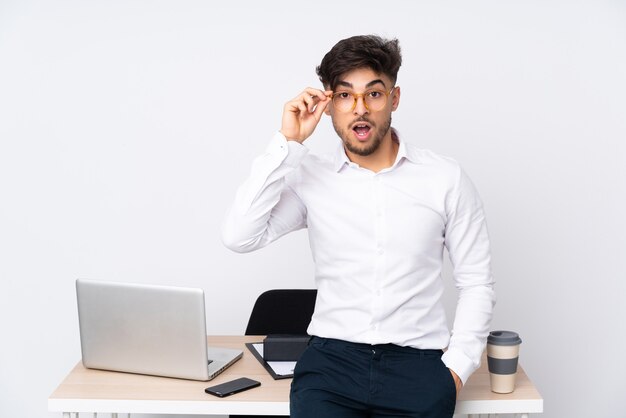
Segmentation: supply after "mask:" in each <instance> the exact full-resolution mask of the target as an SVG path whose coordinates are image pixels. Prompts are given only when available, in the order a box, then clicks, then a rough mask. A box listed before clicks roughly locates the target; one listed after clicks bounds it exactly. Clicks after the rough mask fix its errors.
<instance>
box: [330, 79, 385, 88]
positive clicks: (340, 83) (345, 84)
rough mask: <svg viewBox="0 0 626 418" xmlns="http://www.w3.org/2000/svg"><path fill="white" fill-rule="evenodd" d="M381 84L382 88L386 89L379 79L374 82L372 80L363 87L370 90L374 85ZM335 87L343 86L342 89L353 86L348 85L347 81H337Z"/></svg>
mask: <svg viewBox="0 0 626 418" xmlns="http://www.w3.org/2000/svg"><path fill="white" fill-rule="evenodd" d="M379 83H380V84H382V85H383V87H387V86H386V85H385V82H384V81H383V80H381V79H380V78H377V79H376V80H372V81H370V82H369V83H367V84H366V85H365V88H370V87H373V86H375V85H376V84H379ZM337 86H343V87H348V88H354V86H353V85H352V83H348V82H347V81H338V82H337Z"/></svg>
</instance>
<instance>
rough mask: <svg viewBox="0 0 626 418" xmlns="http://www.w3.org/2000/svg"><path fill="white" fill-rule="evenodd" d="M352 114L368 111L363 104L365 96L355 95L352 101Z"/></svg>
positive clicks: (361, 113)
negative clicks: (354, 100) (354, 99)
mask: <svg viewBox="0 0 626 418" xmlns="http://www.w3.org/2000/svg"><path fill="white" fill-rule="evenodd" d="M353 111H354V114H355V115H365V114H366V113H369V110H368V109H367V106H366V105H365V97H363V96H357V97H356V102H355V103H354V110H353Z"/></svg>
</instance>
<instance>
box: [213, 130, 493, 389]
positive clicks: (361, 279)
mask: <svg viewBox="0 0 626 418" xmlns="http://www.w3.org/2000/svg"><path fill="white" fill-rule="evenodd" d="M301 228H308V233H309V241H310V245H311V252H312V255H313V259H314V262H315V279H316V284H317V288H318V296H317V302H316V305H315V312H314V314H313V318H312V320H311V324H310V326H309V329H308V332H309V334H311V335H317V336H320V337H326V338H337V339H341V340H344V341H351V342H359V343H367V344H385V343H393V344H397V345H400V346H410V347H415V348H421V349H444V348H446V347H447V348H448V349H447V351H446V352H445V353H444V356H443V357H442V360H443V362H444V363H445V364H446V366H447V367H449V368H450V369H452V370H454V371H455V373H457V375H459V377H460V378H461V380H462V381H463V382H464V383H465V382H466V381H467V379H468V377H469V376H470V374H471V373H472V372H473V371H474V370H476V369H477V368H478V366H479V365H480V358H481V354H482V352H483V349H484V347H485V342H486V338H487V335H488V333H489V325H490V322H491V316H492V311H493V306H494V303H495V294H494V291H493V283H494V282H493V279H492V275H491V269H490V255H489V237H488V235H487V227H486V223H485V216H484V213H483V207H482V203H481V201H480V198H479V196H478V194H477V192H476V190H475V188H474V186H473V185H472V183H471V182H470V180H469V178H468V177H467V176H466V174H465V173H464V172H463V170H462V169H461V168H460V167H459V165H458V163H457V162H456V161H454V160H452V159H450V158H446V157H441V156H439V155H436V154H434V153H433V152H430V151H427V150H422V149H418V148H416V147H414V146H412V145H410V144H407V143H405V142H403V141H400V146H399V149H398V155H397V158H396V161H395V163H394V164H393V165H392V166H391V167H389V168H386V169H384V170H381V171H380V172H378V173H374V172H372V171H370V170H367V169H364V168H361V167H359V166H358V165H357V164H355V163H352V162H350V161H349V160H348V158H347V156H346V154H345V151H344V149H343V146H341V145H340V146H338V148H337V152H336V153H335V154H333V155H327V156H317V155H313V154H312V153H309V152H308V149H307V148H306V147H305V146H304V145H302V144H299V143H297V142H295V141H287V140H286V139H285V137H284V136H283V135H282V134H280V133H277V134H276V135H275V136H274V138H273V140H272V141H271V143H270V144H269V146H268V148H267V150H266V152H265V154H263V155H261V156H260V157H258V158H257V159H256V160H255V161H254V163H253V166H252V172H251V174H250V177H249V178H248V179H247V180H246V181H245V183H244V184H243V185H242V186H241V187H240V188H239V189H238V191H237V195H236V198H235V202H234V204H233V206H232V208H231V210H230V212H229V214H228V216H227V218H226V220H225V222H224V225H223V228H222V240H223V242H224V244H225V245H226V246H227V247H228V248H230V249H232V250H234V251H238V252H248V251H252V250H256V249H258V248H262V247H264V246H265V245H267V244H269V243H271V242H272V241H275V240H276V239H278V238H280V237H281V236H283V235H284V234H286V233H288V232H291V231H295V230H298V229H301ZM444 246H445V247H446V248H447V249H448V252H449V255H450V260H451V262H452V265H453V267H454V281H455V284H456V287H457V289H458V290H459V299H458V304H457V309H456V317H455V321H454V327H453V330H452V333H450V330H449V329H448V326H447V323H446V315H445V311H444V307H443V304H442V301H441V296H442V293H443V290H444V286H443V281H442V277H441V271H442V266H443V253H444Z"/></svg>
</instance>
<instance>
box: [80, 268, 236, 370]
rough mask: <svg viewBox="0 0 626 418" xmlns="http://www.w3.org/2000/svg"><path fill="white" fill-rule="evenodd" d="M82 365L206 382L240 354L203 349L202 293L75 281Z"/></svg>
mask: <svg viewBox="0 0 626 418" xmlns="http://www.w3.org/2000/svg"><path fill="white" fill-rule="evenodd" d="M76 296H77V301H78V322H79V326H80V345H81V351H82V357H83V365H84V366H85V367H87V368H90V369H102V370H112V371H118V372H127V373H139V374H147V375H154V376H165V377H176V378H180V379H190V380H203V381H206V380H211V379H213V378H214V377H215V376H217V375H218V374H220V373H221V372H222V371H224V369H226V368H227V367H229V366H230V365H231V364H233V363H234V362H236V361H237V360H239V359H240V358H241V357H242V356H243V351H242V350H235V349H229V348H218V347H207V334H206V319H205V312H204V291H203V290H202V289H196V288H185V287H171V286H156V285H145V284H132V283H118V282H107V281H97V280H85V279H78V280H76Z"/></svg>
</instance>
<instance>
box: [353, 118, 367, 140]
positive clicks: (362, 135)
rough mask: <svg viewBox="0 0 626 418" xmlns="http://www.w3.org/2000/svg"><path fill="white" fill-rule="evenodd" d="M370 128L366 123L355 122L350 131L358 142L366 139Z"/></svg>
mask: <svg viewBox="0 0 626 418" xmlns="http://www.w3.org/2000/svg"><path fill="white" fill-rule="evenodd" d="M371 129H372V128H371V127H370V125H369V124H367V123H362V122H357V123H355V124H354V126H352V131H353V132H354V134H355V135H356V137H357V138H358V139H360V140H364V139H367V137H368V136H369V134H370V130H371Z"/></svg>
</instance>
